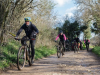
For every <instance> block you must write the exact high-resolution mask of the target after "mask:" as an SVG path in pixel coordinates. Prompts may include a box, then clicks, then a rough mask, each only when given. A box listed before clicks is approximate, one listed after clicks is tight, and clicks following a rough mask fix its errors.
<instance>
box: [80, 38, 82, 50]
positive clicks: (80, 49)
mask: <svg viewBox="0 0 100 75" xmlns="http://www.w3.org/2000/svg"><path fill="white" fill-rule="evenodd" d="M80 50H82V41H81V40H80Z"/></svg>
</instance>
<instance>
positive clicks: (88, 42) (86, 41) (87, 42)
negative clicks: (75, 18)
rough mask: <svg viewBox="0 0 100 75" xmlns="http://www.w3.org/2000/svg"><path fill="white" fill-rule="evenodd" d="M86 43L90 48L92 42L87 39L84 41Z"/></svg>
mask: <svg viewBox="0 0 100 75" xmlns="http://www.w3.org/2000/svg"><path fill="white" fill-rule="evenodd" d="M84 43H85V45H86V47H88V48H89V44H90V40H89V39H87V38H86V39H85V40H84Z"/></svg>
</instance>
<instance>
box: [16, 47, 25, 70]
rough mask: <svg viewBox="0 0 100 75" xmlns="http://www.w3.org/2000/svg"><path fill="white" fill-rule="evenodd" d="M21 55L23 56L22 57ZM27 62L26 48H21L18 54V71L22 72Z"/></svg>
mask: <svg viewBox="0 0 100 75" xmlns="http://www.w3.org/2000/svg"><path fill="white" fill-rule="evenodd" d="M21 54H22V56H21ZM21 59H22V60H21ZM25 61H26V51H25V48H24V46H21V47H20V48H19V51H18V54H17V68H18V70H21V69H22V68H23V67H24V65H25Z"/></svg>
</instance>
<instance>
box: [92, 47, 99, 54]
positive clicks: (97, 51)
mask: <svg viewBox="0 0 100 75" xmlns="http://www.w3.org/2000/svg"><path fill="white" fill-rule="evenodd" d="M92 52H93V53H95V54H97V55H99V56H100V46H96V47H94V48H93V49H92Z"/></svg>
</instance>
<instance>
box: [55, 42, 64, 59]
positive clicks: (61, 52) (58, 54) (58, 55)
mask: <svg viewBox="0 0 100 75" xmlns="http://www.w3.org/2000/svg"><path fill="white" fill-rule="evenodd" d="M56 47H57V57H58V58H60V57H61V54H62V56H63V51H64V48H63V44H62V42H61V41H60V42H59V43H58V45H57V46H56Z"/></svg>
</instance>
